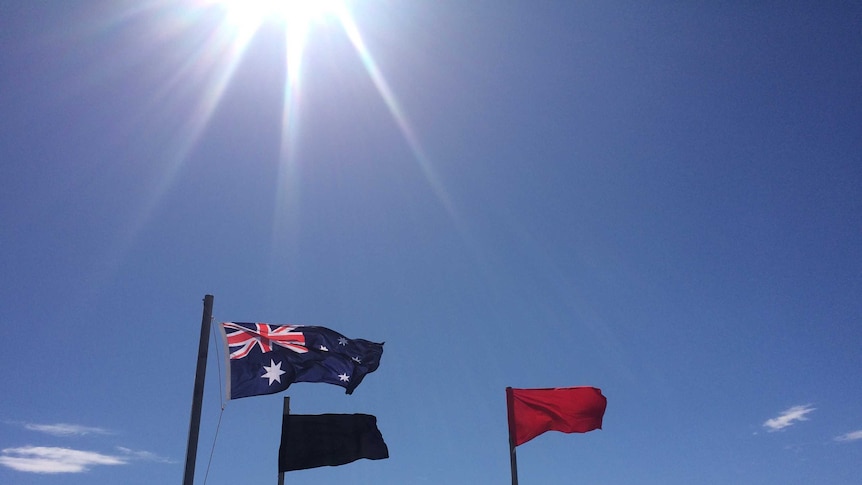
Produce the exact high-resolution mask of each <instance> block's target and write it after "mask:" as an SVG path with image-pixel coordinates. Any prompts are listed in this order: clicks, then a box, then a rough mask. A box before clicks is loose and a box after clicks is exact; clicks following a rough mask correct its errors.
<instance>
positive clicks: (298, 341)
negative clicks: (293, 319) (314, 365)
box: [223, 322, 308, 359]
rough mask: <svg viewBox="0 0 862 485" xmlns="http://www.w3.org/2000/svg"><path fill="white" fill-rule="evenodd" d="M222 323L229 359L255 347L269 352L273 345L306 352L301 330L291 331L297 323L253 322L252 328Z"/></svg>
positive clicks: (242, 355)
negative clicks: (273, 323)
mask: <svg viewBox="0 0 862 485" xmlns="http://www.w3.org/2000/svg"><path fill="white" fill-rule="evenodd" d="M223 325H224V333H225V338H226V339H227V345H228V347H229V348H230V351H231V352H230V358H231V359H241V358H243V357H245V356H246V355H248V353H249V352H251V349H253V348H255V347H259V348H260V351H261V352H269V351H271V350H272V349H273V346H275V345H277V346H280V347H284V348H286V349H290V350H292V351H294V352H298V353H300V354H303V353H305V352H308V349H307V348H306V347H305V336H304V335H303V334H302V332H294V331H293V330H294V329H296V328H297V327H298V325H270V324H268V323H254V324H252V325H254V327H253V328H249V327H248V326H243V325H237V324H236V323H233V322H224V323H223ZM246 325H248V324H246ZM272 327H275V328H272Z"/></svg>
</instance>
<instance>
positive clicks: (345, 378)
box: [338, 374, 350, 382]
mask: <svg viewBox="0 0 862 485" xmlns="http://www.w3.org/2000/svg"><path fill="white" fill-rule="evenodd" d="M338 378H339V379H340V380H341V382H350V376H349V375H347V374H339V375H338Z"/></svg>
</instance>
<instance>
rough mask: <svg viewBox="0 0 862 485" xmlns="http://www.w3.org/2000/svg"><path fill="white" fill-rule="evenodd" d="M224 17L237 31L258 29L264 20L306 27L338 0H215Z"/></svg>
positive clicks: (331, 11)
mask: <svg viewBox="0 0 862 485" xmlns="http://www.w3.org/2000/svg"><path fill="white" fill-rule="evenodd" d="M216 3H218V4H219V5H221V7H222V8H224V10H225V20H226V21H227V22H228V23H230V24H232V25H234V26H235V27H236V28H238V29H240V30H246V29H247V30H251V31H254V30H257V28H259V27H260V25H261V24H263V23H264V22H267V21H276V22H282V23H284V24H286V25H290V26H293V27H294V28H299V29H300V30H303V31H304V30H307V28H308V26H309V24H311V23H314V22H315V21H318V20H321V19H323V18H325V17H327V16H328V15H332V14H334V13H336V12H337V11H338V7H339V4H340V2H338V1H337V0H218V1H217V2H216Z"/></svg>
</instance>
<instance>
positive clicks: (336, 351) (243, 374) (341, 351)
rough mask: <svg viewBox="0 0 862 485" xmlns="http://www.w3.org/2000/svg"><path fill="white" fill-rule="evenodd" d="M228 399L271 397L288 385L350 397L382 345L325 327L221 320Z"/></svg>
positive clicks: (376, 359) (373, 364)
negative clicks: (325, 387)
mask: <svg viewBox="0 0 862 485" xmlns="http://www.w3.org/2000/svg"><path fill="white" fill-rule="evenodd" d="M221 329H222V335H223V336H224V341H225V344H226V347H227V352H226V354H227V356H228V357H229V359H228V362H229V364H228V382H227V391H228V399H236V398H240V397H248V396H258V395H261V394H272V393H276V392H281V391H283V390H285V389H287V388H288V387H289V386H290V385H291V384H293V383H294V382H325V383H328V384H335V385H337V386H341V387H343V388H345V389H346V390H347V394H352V393H353V390H354V389H356V386H358V385H359V383H360V382H362V379H363V378H364V377H365V375H366V374H369V373H371V372H374V371H375V370H377V367H378V366H379V365H380V357H381V356H382V355H383V344H379V343H375V342H369V341H368V340H363V339H349V338H347V337H345V336H344V335H341V334H340V333H338V332H336V331H334V330H330V329H328V328H325V327H316V326H309V325H273V324H269V323H247V322H223V323H222V324H221Z"/></svg>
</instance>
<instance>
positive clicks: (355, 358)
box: [352, 357, 362, 364]
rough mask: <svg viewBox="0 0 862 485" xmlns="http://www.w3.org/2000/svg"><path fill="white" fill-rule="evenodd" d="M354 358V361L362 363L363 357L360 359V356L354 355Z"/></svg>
mask: <svg viewBox="0 0 862 485" xmlns="http://www.w3.org/2000/svg"><path fill="white" fill-rule="evenodd" d="M352 359H353V362H356V363H357V364H361V363H362V359H360V358H359V357H352Z"/></svg>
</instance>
